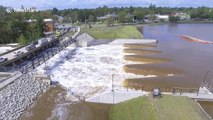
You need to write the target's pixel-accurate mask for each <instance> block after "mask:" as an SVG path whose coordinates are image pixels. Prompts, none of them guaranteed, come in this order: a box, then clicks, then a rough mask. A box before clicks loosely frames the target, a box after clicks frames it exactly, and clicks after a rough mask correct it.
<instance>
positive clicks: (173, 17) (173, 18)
mask: <svg viewBox="0 0 213 120" xmlns="http://www.w3.org/2000/svg"><path fill="white" fill-rule="evenodd" d="M178 20H179V17H176V16H169V21H170V22H171V23H177V21H178Z"/></svg>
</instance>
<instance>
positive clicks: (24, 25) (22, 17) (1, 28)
mask: <svg viewBox="0 0 213 120" xmlns="http://www.w3.org/2000/svg"><path fill="white" fill-rule="evenodd" d="M51 15H52V13H51V11H42V12H25V13H24V12H11V13H8V12H7V11H6V8H5V7H2V6H0V16H1V17H0V44H2V43H12V42H19V38H25V39H26V42H24V43H29V42H31V41H34V40H36V39H38V38H40V37H42V35H43V19H44V18H50V17H51ZM29 19H31V20H36V21H34V22H30V23H29V22H26V21H27V20H29ZM21 44H23V43H21Z"/></svg>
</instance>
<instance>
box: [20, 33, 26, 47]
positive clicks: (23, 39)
mask: <svg viewBox="0 0 213 120" xmlns="http://www.w3.org/2000/svg"><path fill="white" fill-rule="evenodd" d="M18 43H19V44H20V45H25V44H27V39H26V38H25V37H24V35H23V34H22V35H20V36H19V38H18Z"/></svg>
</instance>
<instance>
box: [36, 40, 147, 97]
mask: <svg viewBox="0 0 213 120" xmlns="http://www.w3.org/2000/svg"><path fill="white" fill-rule="evenodd" d="M123 49H124V47H123V45H108V44H103V45H97V46H91V47H85V48H83V47H81V48H80V47H77V48H76V47H67V48H66V49H65V50H63V51H61V52H60V53H59V54H57V55H55V56H54V57H53V58H51V59H49V60H48V61H47V62H46V63H45V64H43V65H41V66H40V67H38V68H37V69H36V72H37V73H38V74H46V75H50V77H51V80H52V81H57V82H59V83H60V84H61V85H62V86H64V87H66V88H68V89H71V90H72V91H74V92H75V93H78V94H81V95H83V96H85V97H91V96H92V95H94V94H97V93H101V92H104V91H106V90H109V89H110V87H111V84H112V82H111V81H112V75H113V74H114V82H113V84H114V85H122V80H124V79H125V78H130V77H134V78H137V77H144V76H141V75H140V76H139V75H134V74H127V73H125V72H124V71H123V66H124V65H125V64H130V63H131V62H127V61H125V60H123V56H124V53H123ZM45 66H46V68H48V69H47V70H44V69H43V68H44V67H45Z"/></svg>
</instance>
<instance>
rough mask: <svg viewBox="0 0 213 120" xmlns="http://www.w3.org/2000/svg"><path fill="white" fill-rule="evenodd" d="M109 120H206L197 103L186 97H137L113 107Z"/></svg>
mask: <svg viewBox="0 0 213 120" xmlns="http://www.w3.org/2000/svg"><path fill="white" fill-rule="evenodd" d="M109 118H110V120H208V117H207V116H206V115H205V113H204V112H203V111H202V110H201V109H200V107H199V106H198V105H197V103H196V102H195V101H193V100H191V99H189V98H187V97H178V96H176V97H175V96H171V95H165V96H163V97H162V98H156V99H153V98H148V97H139V98H136V99H132V100H129V101H125V102H122V103H119V104H116V105H114V106H113V107H112V108H111V110H110V113H109Z"/></svg>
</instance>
